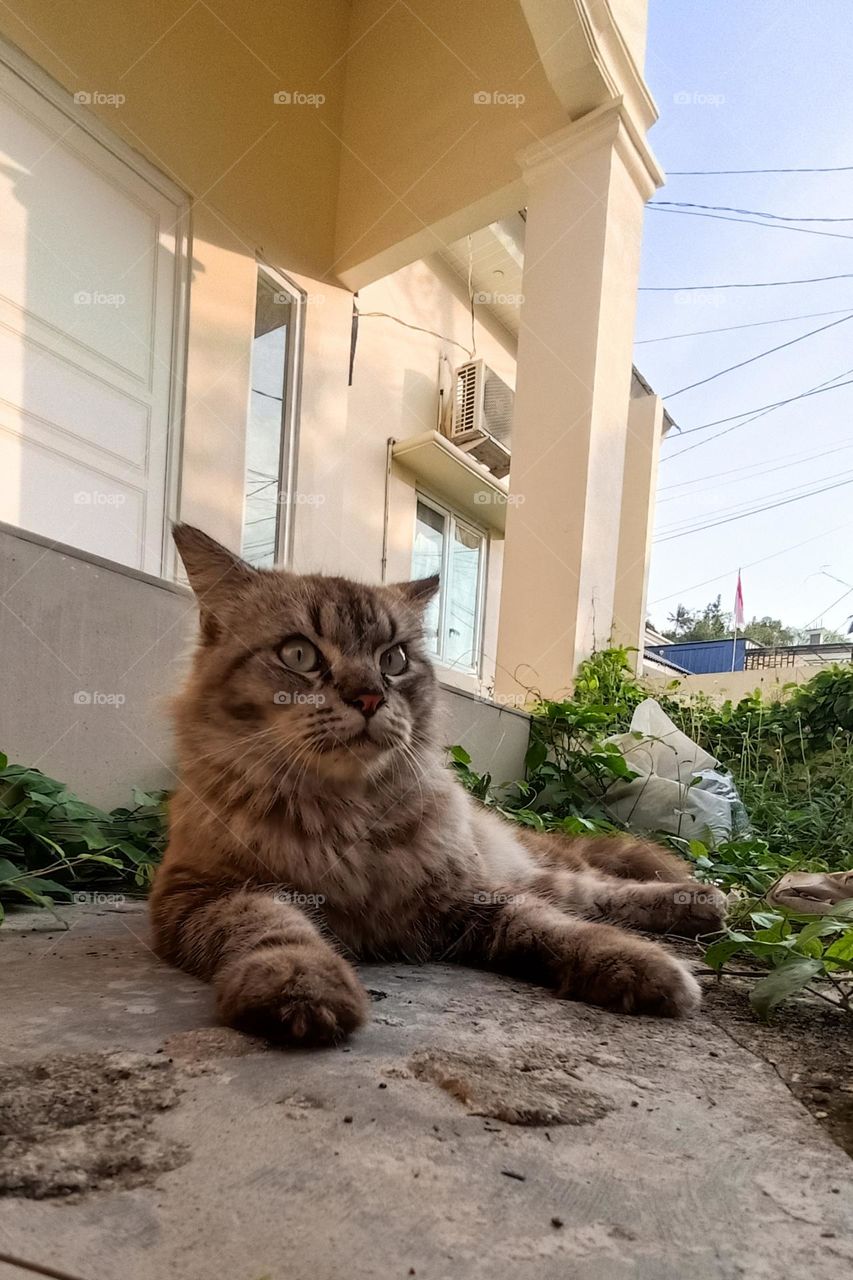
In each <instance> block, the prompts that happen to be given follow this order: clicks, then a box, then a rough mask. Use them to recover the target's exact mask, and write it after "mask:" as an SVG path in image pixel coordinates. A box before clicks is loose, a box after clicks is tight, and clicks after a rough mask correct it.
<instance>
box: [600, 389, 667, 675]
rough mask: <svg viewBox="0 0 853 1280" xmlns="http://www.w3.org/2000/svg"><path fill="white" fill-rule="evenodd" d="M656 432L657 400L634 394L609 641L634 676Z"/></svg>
mask: <svg viewBox="0 0 853 1280" xmlns="http://www.w3.org/2000/svg"><path fill="white" fill-rule="evenodd" d="M662 428H663V401H662V400H661V398H660V396H656V395H651V394H645V395H639V396H634V397H633V398H632V399H631V401H630V403H629V406H628V431H627V433H626V436H625V482H624V484H623V486H622V506H621V515H620V523H619V550H618V554H617V557H616V585H615V589H614V595H613V633H612V640H613V643H614V644H619V645H624V646H625V647H626V648H627V649H630V650H633V651H634V652H632V653H631V655H630V657H631V663H632V666H634V667H635V669H636V670H637V671H640V672H641V671H642V669H643V640H644V636H645V630H646V595H647V590H648V585H649V564H650V562H651V554H652V535H653V532H654V524H655V495H656V492H657V480H658V459H659V456H660V443H661V438H662Z"/></svg>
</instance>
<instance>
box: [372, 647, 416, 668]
mask: <svg viewBox="0 0 853 1280" xmlns="http://www.w3.org/2000/svg"><path fill="white" fill-rule="evenodd" d="M408 665H409V659H408V658H407V657H406V650H405V649H404V648H403V646H402V645H401V644H395V645H393V646H392V647H391V648H390V649H386V650H385V652H384V653H383V655H382V657H381V658H380V659H379V670H380V671H381V672H382V674H383V676H400V675H402V674H403V672H404V671H405V670H406V667H407V666H408Z"/></svg>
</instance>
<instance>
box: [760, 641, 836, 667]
mask: <svg viewBox="0 0 853 1280" xmlns="http://www.w3.org/2000/svg"><path fill="white" fill-rule="evenodd" d="M831 662H853V645H847V644H785V645H774V646H772V647H768V648H766V649H747V651H746V653H745V654H744V656H743V669H744V671H758V670H763V669H766V668H768V667H795V666H797V665H799V664H801V663H808V664H811V663H814V664H815V665H818V664H820V663H831Z"/></svg>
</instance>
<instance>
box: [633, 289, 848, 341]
mask: <svg viewBox="0 0 853 1280" xmlns="http://www.w3.org/2000/svg"><path fill="white" fill-rule="evenodd" d="M720 287H721V288H725V286H724V285H721V286H720ZM849 310H850V308H849V307H836V308H835V310H834V311H807V312H806V313H805V315H801V316H777V317H776V318H775V319H774V320H753V321H752V322H751V323H750V324H727V325H724V326H723V327H722V328H721V329H694V330H693V331H692V333H665V334H662V335H661V336H660V337H659V338H638V339H637V340H636V342H635V343H634V346H635V347H643V346H646V345H647V344H648V343H650V342H673V341H674V340H675V339H676V338H703V337H705V336H706V335H707V334H709V333H734V331H735V329H760V328H761V327H762V326H763V325H767V324H790V323H791V322H792V321H794V320H817V319H819V318H820V317H821V316H840V315H841V313H842V312H843V311H849Z"/></svg>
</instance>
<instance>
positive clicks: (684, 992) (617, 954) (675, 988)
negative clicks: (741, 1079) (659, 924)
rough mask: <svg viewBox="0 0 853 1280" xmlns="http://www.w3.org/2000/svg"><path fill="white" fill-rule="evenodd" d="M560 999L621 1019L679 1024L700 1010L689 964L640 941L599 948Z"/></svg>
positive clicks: (575, 969) (576, 969)
mask: <svg viewBox="0 0 853 1280" xmlns="http://www.w3.org/2000/svg"><path fill="white" fill-rule="evenodd" d="M557 994H558V995H559V996H563V997H564V998H566V999H570V1000H583V1001H585V1002H586V1003H587V1004H597V1005H602V1006H603V1007H604V1008H605V1009H612V1010H613V1011H614V1012H616V1013H650V1014H656V1015H658V1016H659V1017H666V1018H678V1017H682V1016H684V1015H685V1014H689V1013H693V1011H694V1010H695V1009H697V1008H698V1007H699V1003H700V1000H701V991H700V989H699V983H698V982H697V981H696V979H695V978H694V977H693V974H692V973H691V972H690V970H689V969H688V968H687V966H686V965H685V964H682V963H681V961H680V960H676V958H675V957H674V956H671V955H670V954H669V953H668V952H667V951H664V949H663V947H658V946H655V944H654V943H651V942H648V943H647V942H641V941H640V940H639V939H634V938H626V939H625V940H624V941H619V942H612V941H609V940H608V941H606V942H603V941H602V942H599V943H597V944H596V945H594V946H591V947H589V949H588V951H587V953H586V955H585V956H584V957H583V961H582V963H581V964H573V965H572V966H571V967H570V968H569V969H568V970H567V973H566V976H565V979H564V981H563V983H562V984H561V986H560V987H559V988H558V990H557Z"/></svg>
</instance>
